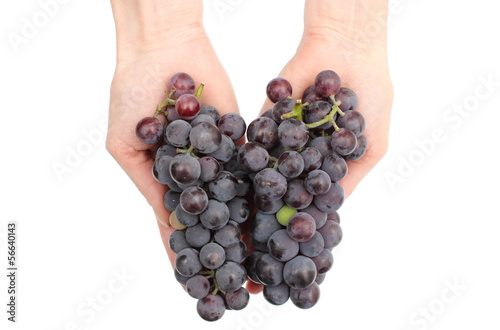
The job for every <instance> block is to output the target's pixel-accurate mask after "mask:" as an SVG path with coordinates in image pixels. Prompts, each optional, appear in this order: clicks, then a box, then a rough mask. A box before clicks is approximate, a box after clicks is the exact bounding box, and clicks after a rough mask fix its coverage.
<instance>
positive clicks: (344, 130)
mask: <svg viewBox="0 0 500 330" xmlns="http://www.w3.org/2000/svg"><path fill="white" fill-rule="evenodd" d="M168 87H169V90H170V91H169V93H168V96H167V97H166V99H165V101H164V102H163V103H161V104H160V105H158V107H157V109H156V111H155V113H154V115H153V116H151V117H146V118H143V119H142V120H141V121H139V123H138V124H137V126H136V134H137V137H138V138H139V139H140V140H141V141H143V142H144V143H146V144H150V145H155V146H159V147H158V149H157V150H156V154H155V159H156V160H155V163H154V165H153V168H152V175H153V177H154V178H155V179H156V180H157V181H158V182H160V183H161V184H164V185H166V186H168V188H169V190H168V192H167V193H166V194H165V197H164V204H165V207H166V209H168V210H169V211H170V212H171V216H170V219H169V222H170V224H171V225H172V227H174V228H175V229H176V230H175V231H174V232H173V233H172V235H171V237H170V239H169V246H170V248H171V250H172V251H173V252H174V253H176V259H175V270H174V273H175V277H176V279H177V280H178V282H179V283H181V284H182V285H184V286H185V289H186V291H187V293H188V294H189V295H190V296H192V297H193V298H195V299H197V300H198V302H197V311H198V314H199V315H200V316H201V317H202V318H203V319H205V320H207V321H215V320H218V319H220V318H221V317H222V316H223V314H224V312H225V310H226V309H233V310H239V309H243V308H244V307H245V306H246V305H247V304H248V301H249V293H248V291H247V290H246V289H245V288H244V287H243V284H244V283H245V281H246V280H247V278H248V279H250V280H251V281H253V282H255V283H259V284H262V285H264V291H263V294H264V297H265V299H266V300H268V301H269V302H270V303H271V304H274V305H282V304H284V303H285V302H287V301H288V299H290V300H291V301H292V302H293V303H294V304H295V305H296V306H298V307H299V308H310V307H312V306H314V305H315V304H316V303H317V301H318V299H319V295H320V291H319V284H320V283H321V282H322V281H323V280H324V278H325V274H326V272H328V271H329V270H330V269H331V267H332V265H333V255H332V252H331V251H332V249H333V248H334V247H335V246H337V245H338V244H339V243H340V241H341V239H342V230H341V228H340V225H339V223H340V218H339V215H338V213H337V211H338V209H339V208H340V207H341V205H342V203H343V201H344V190H343V188H342V186H341V185H340V183H339V181H340V180H342V178H344V177H345V176H346V175H347V170H348V167H347V161H355V160H358V159H360V158H361V157H362V156H363V155H364V153H365V151H366V148H367V142H366V138H365V137H364V135H363V131H364V128H365V121H364V118H363V116H362V115H361V114H360V113H359V112H358V111H356V106H357V97H356V94H355V93H354V92H353V91H352V90H350V89H348V88H345V87H341V81H340V78H339V76H338V75H337V74H336V73H335V72H334V71H331V70H325V71H322V72H320V73H319V74H318V75H317V76H316V77H315V80H314V85H312V86H310V87H309V88H307V89H306V90H305V91H304V93H303V97H302V99H301V100H300V99H297V100H296V99H293V98H292V97H291V95H292V86H291V84H290V83H289V82H288V81H287V80H285V79H283V78H275V79H273V80H271V82H269V84H268V86H267V90H266V92H267V96H268V97H269V99H270V100H271V101H272V102H273V103H274V106H273V107H272V109H269V110H267V111H265V112H264V113H263V114H262V115H261V116H260V117H259V118H257V119H255V120H253V121H252V122H251V123H250V124H249V125H248V129H247V126H246V124H245V122H244V120H243V118H242V117H241V116H240V115H239V114H236V113H228V114H225V115H223V116H220V114H219V112H218V111H217V109H216V108H214V107H213V106H210V105H201V103H200V97H201V94H202V92H203V89H204V85H203V84H200V86H199V87H198V88H197V89H196V88H195V83H194V80H193V79H192V77H191V76H189V75H188V74H186V73H177V74H175V75H174V76H173V77H172V78H171V80H170V82H169V86H168ZM159 116H164V117H165V118H166V124H162V122H161V121H160V119H159V118H158V117H159ZM245 133H246V138H247V141H248V142H247V143H245V144H243V145H242V146H240V147H239V146H237V145H235V141H237V140H239V139H240V138H242V137H243V136H244V135H245ZM249 200H250V201H252V202H253V204H254V205H255V208H256V210H252V209H251V207H250V204H249V203H248V201H249ZM254 211H255V212H254ZM251 213H255V214H254V216H252V217H251V216H250V214H251ZM250 218H251V221H249V222H250V224H249V227H250V234H251V241H252V246H250V247H248V249H247V246H246V244H245V243H244V241H243V240H242V226H245V225H246V224H245V222H246V221H247V220H248V219H250ZM247 250H249V251H252V252H251V253H250V254H248V253H247Z"/></svg>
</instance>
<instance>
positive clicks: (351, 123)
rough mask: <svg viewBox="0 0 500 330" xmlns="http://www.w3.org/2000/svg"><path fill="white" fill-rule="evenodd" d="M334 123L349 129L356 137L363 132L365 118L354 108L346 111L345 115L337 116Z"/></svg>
mask: <svg viewBox="0 0 500 330" xmlns="http://www.w3.org/2000/svg"><path fill="white" fill-rule="evenodd" d="M336 123H337V125H338V126H339V127H344V128H346V129H348V130H350V131H351V132H353V133H354V134H355V135H356V136H357V137H359V136H360V135H361V134H363V131H364V130H365V126H366V123H365V118H364V117H363V115H362V114H361V113H359V112H358V111H356V110H349V111H346V112H345V116H344V117H340V118H338V119H337V121H336Z"/></svg>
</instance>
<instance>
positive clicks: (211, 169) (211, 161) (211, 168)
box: [198, 156, 221, 182]
mask: <svg viewBox="0 0 500 330" xmlns="http://www.w3.org/2000/svg"><path fill="white" fill-rule="evenodd" d="M198 161H199V162H200V169H201V174H200V179H201V180H202V181H204V182H209V181H212V180H215V178H216V177H217V174H219V172H220V171H221V165H220V163H219V162H218V161H217V159H215V158H213V157H210V156H204V157H201V158H200V159H198Z"/></svg>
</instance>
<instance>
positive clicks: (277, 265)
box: [255, 253, 284, 286]
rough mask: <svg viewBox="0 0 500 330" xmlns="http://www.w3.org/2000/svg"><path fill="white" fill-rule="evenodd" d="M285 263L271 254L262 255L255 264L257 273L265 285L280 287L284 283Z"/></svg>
mask: <svg viewBox="0 0 500 330" xmlns="http://www.w3.org/2000/svg"><path fill="white" fill-rule="evenodd" d="M283 266H284V263H283V262H281V261H278V260H276V259H275V258H273V257H272V256H271V255H269V254H267V253H266V254H264V255H262V256H261V257H260V258H259V260H257V262H256V264H255V273H256V275H257V278H258V279H259V281H260V282H261V283H262V284H264V285H270V286H274V285H278V284H280V283H281V282H283Z"/></svg>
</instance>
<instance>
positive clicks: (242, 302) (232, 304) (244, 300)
mask: <svg viewBox="0 0 500 330" xmlns="http://www.w3.org/2000/svg"><path fill="white" fill-rule="evenodd" d="M225 298H226V304H227V307H228V308H229V309H232V310H236V311H238V310H242V309H243V308H245V307H247V305H248V302H249V301H250V294H249V293H248V291H247V289H245V288H243V287H242V288H239V289H238V290H236V291H231V292H228V293H226V296H225Z"/></svg>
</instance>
